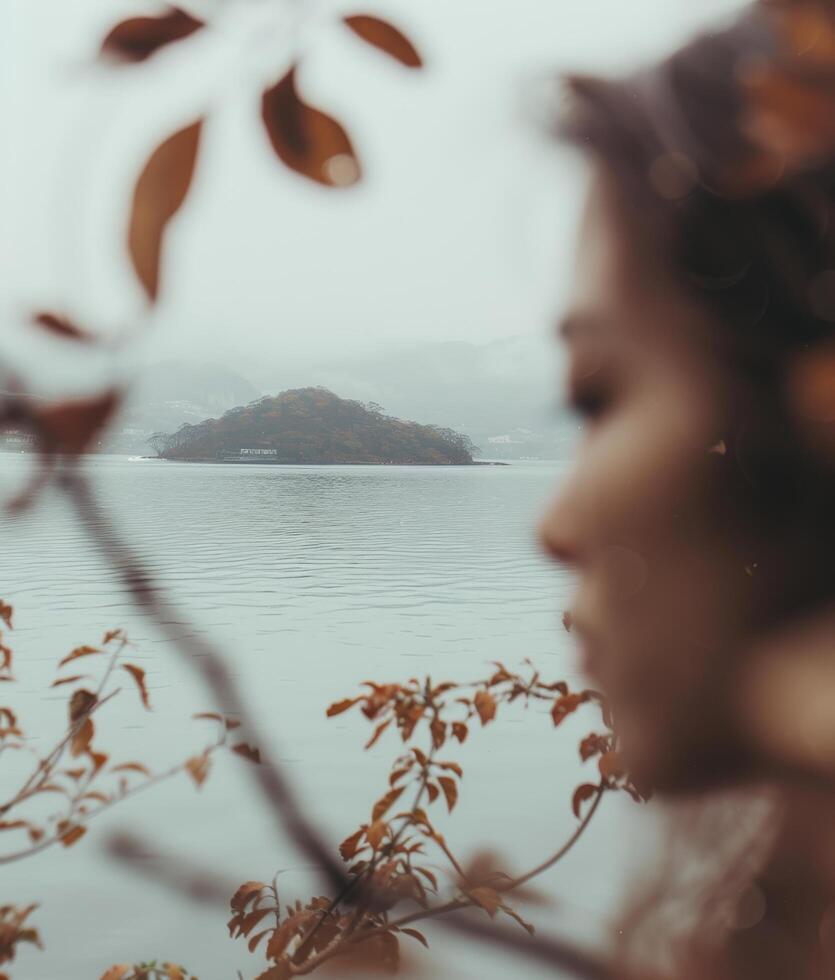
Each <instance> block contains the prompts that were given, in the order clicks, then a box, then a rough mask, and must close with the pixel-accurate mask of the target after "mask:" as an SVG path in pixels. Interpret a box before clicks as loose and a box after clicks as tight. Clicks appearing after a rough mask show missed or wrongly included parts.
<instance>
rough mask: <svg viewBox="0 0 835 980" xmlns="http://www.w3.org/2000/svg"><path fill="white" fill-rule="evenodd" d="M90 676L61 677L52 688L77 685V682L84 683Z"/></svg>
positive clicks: (51, 685) (52, 684)
mask: <svg viewBox="0 0 835 980" xmlns="http://www.w3.org/2000/svg"><path fill="white" fill-rule="evenodd" d="M89 676H90V675H89V674H73V675H72V677H60V678H59V679H58V680H57V681H53V682H52V683H51V684H50V685H49V686H50V687H61V686H62V685H64V684H75V682H76V681H83V680H85V679H86V678H87V677H89Z"/></svg>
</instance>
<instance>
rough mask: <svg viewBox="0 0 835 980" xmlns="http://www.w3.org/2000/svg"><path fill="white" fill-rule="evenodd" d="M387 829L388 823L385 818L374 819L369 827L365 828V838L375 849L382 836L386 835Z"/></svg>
mask: <svg viewBox="0 0 835 980" xmlns="http://www.w3.org/2000/svg"><path fill="white" fill-rule="evenodd" d="M387 830H388V825H387V824H386V822H385V820H375V821H374V823H373V824H371V826H370V827H367V828H366V830H365V839H366V840H367V841H368V843H369V844H370V845H371V846H372V847H373V848H374V850H375V851H376V850H377V848H378V847H379V846H380V844H381V843H382V842H383V838H384V837H385V836H386V831H387Z"/></svg>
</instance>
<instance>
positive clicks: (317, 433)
mask: <svg viewBox="0 0 835 980" xmlns="http://www.w3.org/2000/svg"><path fill="white" fill-rule="evenodd" d="M151 442H152V445H153V446H154V448H155V449H156V451H157V452H158V453H159V455H160V456H162V457H163V458H164V459H182V460H221V461H236V462H269V463H272V462H275V463H397V464H407V465H411V464H434V465H438V464H470V463H472V462H473V456H472V454H473V451H474V449H475V447H474V446H473V444H472V443H471V442H470V440H469V439H468V438H467V437H466V436H462V435H459V434H458V433H457V432H453V431H452V430H451V429H446V428H441V427H439V426H434V425H419V424H418V423H417V422H406V421H403V420H402V419H396V418H393V417H391V416H388V415H384V414H383V411H382V409H381V408H380V406H379V405H376V404H373V403H372V404H363V403H362V402H358V401H351V400H348V399H345V398H339V397H338V396H337V395H335V394H333V392H331V391H328V390H327V389H325V388H297V389H294V390H291V391H284V392H282V393H281V394H280V395H276V396H275V397H269V396H266V397H264V398H260V399H258V401H255V402H252V403H251V404H249V405H245V406H239V407H237V408H233V409H231V410H230V411H228V412H225V413H224V414H223V415H222V416H221V417H220V418H217V419H207V420H206V421H203V422H201V423H199V424H198V425H189V424H186V425H184V426H181V427H180V428H179V429H178V430H177V431H176V432H175V433H172V434H171V435H165V436H162V435H159V436H156V437H154V438H153V439H152V440H151Z"/></svg>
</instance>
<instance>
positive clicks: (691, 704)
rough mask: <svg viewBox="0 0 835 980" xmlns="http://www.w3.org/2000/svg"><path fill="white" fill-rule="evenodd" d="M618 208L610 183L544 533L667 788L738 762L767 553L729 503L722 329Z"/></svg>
mask: <svg viewBox="0 0 835 980" xmlns="http://www.w3.org/2000/svg"><path fill="white" fill-rule="evenodd" d="M623 215H624V209H623V208H621V207H619V206H618V205H617V204H616V202H615V196H614V194H613V193H612V191H611V189H610V187H609V186H608V184H607V183H606V180H605V179H604V178H603V177H600V178H599V179H598V180H597V182H596V184H595V186H594V188H593V191H592V194H591V197H590V201H589V205H588V207H587V213H586V218H585V221H584V225H583V229H582V233H581V237H580V243H579V254H578V258H577V266H576V275H575V291H574V295H573V297H572V300H571V304H570V307H569V309H568V310H567V312H566V314H565V317H564V319H563V321H562V324H561V326H560V335H561V342H562V343H563V344H564V345H565V348H566V352H567V359H568V378H567V388H568V394H569V398H570V401H571V403H572V404H573V406H574V407H575V408H576V409H577V411H578V412H579V413H580V414H581V415H582V416H583V419H584V425H583V429H584V438H583V441H582V444H581V447H580V450H579V453H578V457H577V461H576V465H575V467H574V470H573V472H572V473H571V475H570V476H569V477H568V479H567V480H566V481H565V483H564V484H562V485H561V487H560V490H559V493H558V495H557V497H556V499H555V500H554V502H553V504H552V505H551V507H550V508H549V510H548V512H547V514H546V516H545V517H544V520H543V522H542V539H543V541H544V544H545V547H546V549H547V550H548V552H549V553H550V554H551V555H552V556H553V557H554V558H556V559H557V560H558V561H560V562H562V563H565V564H567V565H569V566H570V567H572V568H573V569H574V570H575V571H576V573H577V577H578V587H577V594H576V598H575V602H574V605H573V608H572V609H571V610H570V612H571V617H572V621H573V627H572V629H573V631H574V632H576V634H577V635H578V639H579V641H580V645H581V649H582V652H583V660H584V669H585V671H586V672H587V674H588V675H589V678H590V680H591V682H592V684H593V685H594V686H596V687H598V688H600V689H602V690H603V692H604V693H605V694H606V695H607V696H608V698H609V700H610V703H611V706H612V709H613V713H614V718H615V726H616V729H617V731H618V734H619V736H620V739H621V746H622V749H623V752H624V754H625V757H626V761H627V763H628V764H629V765H630V767H631V768H632V772H633V774H634V775H635V777H636V778H637V779H639V780H641V781H643V782H648V783H650V784H651V785H654V786H655V787H656V788H659V789H664V788H666V789H670V790H674V789H681V788H685V787H694V786H696V785H699V784H703V783H705V782H713V781H717V780H719V779H721V778H724V777H725V776H726V775H727V774H728V770H729V769H730V770H733V769H734V768H735V767H737V766H738V765H739V750H738V749H737V748H736V747H735V743H734V736H733V734H732V732H733V721H732V716H733V712H732V711H731V710H730V708H728V703H729V701H730V688H731V685H732V677H733V665H734V660H735V657H734V651H735V650H736V649H737V648H738V646H739V645H740V641H741V639H742V638H743V636H744V635H745V633H746V632H747V631H748V630H750V628H751V616H752V602H751V599H752V596H751V582H752V580H753V578H754V577H755V576H756V564H757V558H756V555H754V554H749V553H746V552H748V551H749V548H748V546H747V545H744V544H742V542H741V540H739V539H738V538H737V537H736V535H735V534H734V530H733V524H732V522H729V521H728V519H727V516H726V515H723V509H722V507H721V501H722V492H723V491H722V487H723V480H724V474H725V473H726V472H727V467H728V466H731V465H732V463H731V462H730V460H729V458H728V457H726V456H725V455H723V448H724V447H723V446H722V444H721V440H722V437H723V415H724V414H725V413H726V411H727V410H726V409H725V408H724V407H723V406H724V405H726V404H727V403H728V400H727V398H726V392H727V390H728V386H729V385H730V384H731V380H730V379H729V378H728V377H727V376H726V373H725V371H724V369H723V368H722V367H721V366H720V361H719V359H718V358H717V357H716V356H715V354H714V353H713V350H714V349H715V344H714V343H713V342H712V341H711V337H712V336H714V337H715V332H713V329H712V328H711V326H710V325H709V324H708V323H707V322H706V318H705V315H704V314H703V313H702V312H701V311H700V310H697V309H696V308H694V307H693V306H692V305H691V304H689V303H688V301H687V300H685V298H684V296H683V293H682V292H681V291H680V290H679V289H677V288H676V286H675V284H674V282H673V281H672V277H671V276H669V275H668V274H667V273H666V272H665V271H664V269H663V266H662V263H661V261H660V260H659V259H658V258H657V254H658V248H657V244H658V243H657V241H656V242H652V241H651V239H650V238H648V237H642V236H646V234H647V233H646V232H641V230H640V219H639V218H631V219H626V218H624V217H623Z"/></svg>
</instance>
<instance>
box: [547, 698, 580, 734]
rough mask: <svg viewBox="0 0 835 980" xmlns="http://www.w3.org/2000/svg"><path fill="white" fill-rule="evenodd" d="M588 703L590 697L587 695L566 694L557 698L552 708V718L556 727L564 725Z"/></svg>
mask: <svg viewBox="0 0 835 980" xmlns="http://www.w3.org/2000/svg"><path fill="white" fill-rule="evenodd" d="M586 701H588V697H587V695H586V694H585V693H583V694H566V695H563V696H562V697H559V698H557V699H556V701H554V705H553V707H552V708H551V718H552V719H553V722H554V727H555V728H556V727H557V725H560V724H562V722H563V721H565V719H566V718H567V717H568V716H569V715H570V714H573V713H574V712H575V711H576V710H577V709H578V708H579V707H580V705H581V704H584V703H585V702H586Z"/></svg>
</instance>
